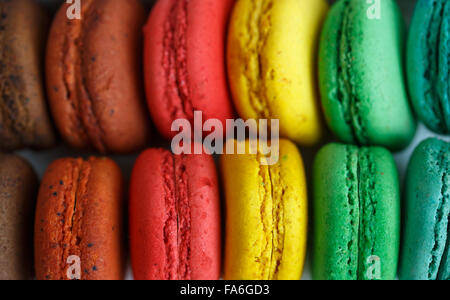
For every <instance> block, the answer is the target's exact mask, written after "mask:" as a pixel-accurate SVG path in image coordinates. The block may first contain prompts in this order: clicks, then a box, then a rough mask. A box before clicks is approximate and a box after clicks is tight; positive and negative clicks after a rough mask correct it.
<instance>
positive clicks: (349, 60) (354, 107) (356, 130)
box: [335, 0, 367, 144]
mask: <svg viewBox="0 0 450 300" xmlns="http://www.w3.org/2000/svg"><path fill="white" fill-rule="evenodd" d="M339 5H340V6H337V8H336V9H340V10H342V12H341V13H340V14H338V15H339V16H341V17H340V18H341V19H340V26H339V28H340V29H339V31H338V34H337V42H336V45H337V47H336V65H337V66H338V67H337V68H336V69H337V74H336V78H337V82H338V90H337V94H336V95H335V96H336V97H337V99H336V100H337V102H338V103H340V106H341V110H342V112H343V117H344V120H345V122H346V124H347V126H348V127H349V129H350V132H351V134H352V137H353V141H355V142H358V143H360V144H367V136H366V133H365V127H364V123H363V120H362V118H361V114H360V112H359V111H360V105H361V101H360V99H359V98H358V93H357V91H356V88H355V78H354V75H353V74H354V71H353V59H354V58H353V56H352V41H353V40H354V38H353V37H352V36H351V32H352V30H351V27H352V26H353V25H352V20H353V14H352V13H353V7H352V5H351V4H350V0H346V1H342V2H341V3H339Z"/></svg>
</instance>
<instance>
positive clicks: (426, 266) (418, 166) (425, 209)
mask: <svg viewBox="0 0 450 300" xmlns="http://www.w3.org/2000/svg"><path fill="white" fill-rule="evenodd" d="M405 191H406V192H405V203H404V222H403V224H404V225H403V242H402V250H401V260H400V269H399V276H400V279H404V280H437V279H438V280H450V253H449V251H450V249H449V237H450V232H449V218H450V144H449V143H447V142H444V141H442V140H439V139H435V138H431V139H427V140H425V141H423V142H422V143H421V144H420V145H419V146H418V147H417V148H416V150H415V151H414V154H413V156H412V158H411V161H410V163H409V166H408V171H407V176H406V188H405Z"/></svg>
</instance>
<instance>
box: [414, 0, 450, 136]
mask: <svg viewBox="0 0 450 300" xmlns="http://www.w3.org/2000/svg"><path fill="white" fill-rule="evenodd" d="M407 65H408V84H409V90H410V93H411V99H412V103H413V106H414V108H415V110H416V113H417V115H418V116H419V118H420V119H421V120H422V121H423V122H424V123H425V124H426V125H427V127H428V128H430V129H431V130H433V131H435V132H438V133H442V134H450V95H449V93H450V90H449V89H450V84H449V80H450V78H449V76H450V2H449V1H447V0H419V1H418V2H417V5H416V8H415V11H414V16H413V19H412V24H411V30H410V33H409V40H408V47H407Z"/></svg>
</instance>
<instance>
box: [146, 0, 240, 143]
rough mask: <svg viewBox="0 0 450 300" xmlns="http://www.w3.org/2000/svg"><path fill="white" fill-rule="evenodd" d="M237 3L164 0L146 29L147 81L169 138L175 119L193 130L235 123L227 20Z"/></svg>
mask: <svg viewBox="0 0 450 300" xmlns="http://www.w3.org/2000/svg"><path fill="white" fill-rule="evenodd" d="M233 3H234V0H220V1H217V0H160V1H158V2H157V3H156V5H155V6H154V8H153V10H152V12H151V14H150V17H149V20H148V23H147V25H146V26H145V29H144V34H145V42H144V75H145V86H146V92H147V102H148V105H149V108H150V112H151V114H152V116H153V120H154V123H155V124H156V127H157V128H158V130H159V132H160V133H161V134H162V135H163V136H164V137H165V138H168V139H170V138H173V137H174V136H175V135H176V134H177V133H176V132H172V131H171V126H172V122H173V121H174V120H176V119H187V120H189V121H190V122H191V124H193V123H192V122H193V116H194V111H201V112H202V113H203V120H207V119H213V118H214V119H218V120H220V121H221V122H222V124H223V127H224V128H225V125H226V123H225V121H226V119H233V117H234V110H233V107H232V104H231V99H230V95H229V90H228V85H227V79H226V64H225V42H226V33H227V26H228V19H229V16H230V13H231V9H232V6H233Z"/></svg>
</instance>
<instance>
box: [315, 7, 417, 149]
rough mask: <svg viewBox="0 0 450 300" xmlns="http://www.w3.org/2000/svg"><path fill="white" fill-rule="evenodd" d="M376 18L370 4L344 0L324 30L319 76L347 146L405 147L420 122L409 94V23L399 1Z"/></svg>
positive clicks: (332, 122) (327, 109)
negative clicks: (406, 27) (406, 48)
mask: <svg viewBox="0 0 450 300" xmlns="http://www.w3.org/2000/svg"><path fill="white" fill-rule="evenodd" d="M380 5H381V8H380V10H381V17H380V19H371V18H369V16H368V14H367V10H368V8H369V6H368V4H367V3H366V2H365V1H359V0H340V1H338V2H337V3H336V4H335V5H334V6H333V7H332V9H331V11H330V13H329V15H328V18H327V21H326V22H325V25H324V29H323V32H322V37H321V43H320V51H319V77H320V90H321V95H322V104H323V108H324V113H325V117H326V120H327V122H328V124H329V126H330V128H331V129H332V130H333V132H334V133H335V134H336V135H337V136H338V137H339V138H340V139H341V140H343V141H344V142H347V143H357V144H360V145H365V146H370V145H373V146H384V147H388V148H390V149H395V150H397V149H401V148H403V147H405V146H406V145H407V144H408V143H409V142H410V141H411V140H412V138H413V136H414V133H415V129H416V126H415V121H414V117H413V114H412V112H411V109H410V107H409V101H408V97H407V92H406V86H405V83H406V82H405V80H404V75H403V73H404V69H403V65H404V64H403V54H402V51H403V49H404V32H405V30H404V24H403V22H402V19H401V14H400V11H399V9H398V7H397V4H396V3H395V1H393V0H386V1H382V2H381V4H380Z"/></svg>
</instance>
